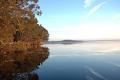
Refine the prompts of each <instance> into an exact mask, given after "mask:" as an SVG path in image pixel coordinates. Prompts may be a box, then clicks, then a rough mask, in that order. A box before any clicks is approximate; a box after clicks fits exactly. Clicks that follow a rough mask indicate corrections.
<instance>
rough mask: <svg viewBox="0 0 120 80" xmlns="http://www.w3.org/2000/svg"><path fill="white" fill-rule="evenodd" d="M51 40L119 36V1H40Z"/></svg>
mask: <svg viewBox="0 0 120 80" xmlns="http://www.w3.org/2000/svg"><path fill="white" fill-rule="evenodd" d="M39 4H40V6H41V10H42V12H43V14H42V16H41V17H38V20H39V23H40V24H42V25H43V26H44V27H45V28H46V29H47V30H48V31H49V34H50V40H62V39H82V40H86V39H89V40H91V39H120V0H39Z"/></svg>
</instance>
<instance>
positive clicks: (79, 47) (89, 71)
mask: <svg viewBox="0 0 120 80" xmlns="http://www.w3.org/2000/svg"><path fill="white" fill-rule="evenodd" d="M44 46H45V47H48V48H49V52H48V49H47V48H45V49H44V48H43V49H39V50H32V51H28V52H20V51H15V52H14V53H13V52H12V53H11V54H8V55H4V56H3V55H0V80H120V42H119V41H116V42H112V41H108V42H106V41H105V42H103V41H102V42H83V43H79V44H68V45H64V44H46V45H44Z"/></svg>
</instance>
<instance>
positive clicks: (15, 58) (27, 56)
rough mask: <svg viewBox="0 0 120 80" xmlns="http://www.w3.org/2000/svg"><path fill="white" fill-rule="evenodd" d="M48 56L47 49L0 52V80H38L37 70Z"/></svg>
mask: <svg viewBox="0 0 120 80" xmlns="http://www.w3.org/2000/svg"><path fill="white" fill-rule="evenodd" d="M48 56H49V52H48V48H43V47H41V48H37V49H31V50H28V51H20V50H19V51H17V50H16V51H7V52H4V51H1V50H0V80H39V77H38V75H37V74H36V73H34V72H32V71H33V70H35V69H37V68H38V66H39V65H41V64H42V63H43V62H44V61H45V60H46V59H47V58H48Z"/></svg>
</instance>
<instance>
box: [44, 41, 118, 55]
mask: <svg viewBox="0 0 120 80" xmlns="http://www.w3.org/2000/svg"><path fill="white" fill-rule="evenodd" d="M46 46H48V47H49V48H50V51H51V52H52V53H51V55H50V57H55V56H83V55H107V54H113V53H118V52H119V51H120V42H119V41H116V42H115V41H108V42H106V41H105V42H104V41H102V42H85V43H80V44H72V45H63V44H54V45H51V44H47V45H46ZM66 50H67V52H66ZM56 53H57V54H56Z"/></svg>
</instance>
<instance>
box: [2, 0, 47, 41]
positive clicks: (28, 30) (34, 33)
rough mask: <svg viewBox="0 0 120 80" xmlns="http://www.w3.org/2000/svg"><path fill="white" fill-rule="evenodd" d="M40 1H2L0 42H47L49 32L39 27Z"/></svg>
mask: <svg viewBox="0 0 120 80" xmlns="http://www.w3.org/2000/svg"><path fill="white" fill-rule="evenodd" d="M41 14H42V12H41V9H40V6H39V5H38V0H0V41H2V42H14V41H16V42H17V41H26V42H31V41H36V40H38V41H46V40H48V36H49V35H48V31H47V30H46V29H45V28H44V27H43V26H41V25H38V24H37V23H38V22H37V19H36V18H35V15H39V16H41Z"/></svg>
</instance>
